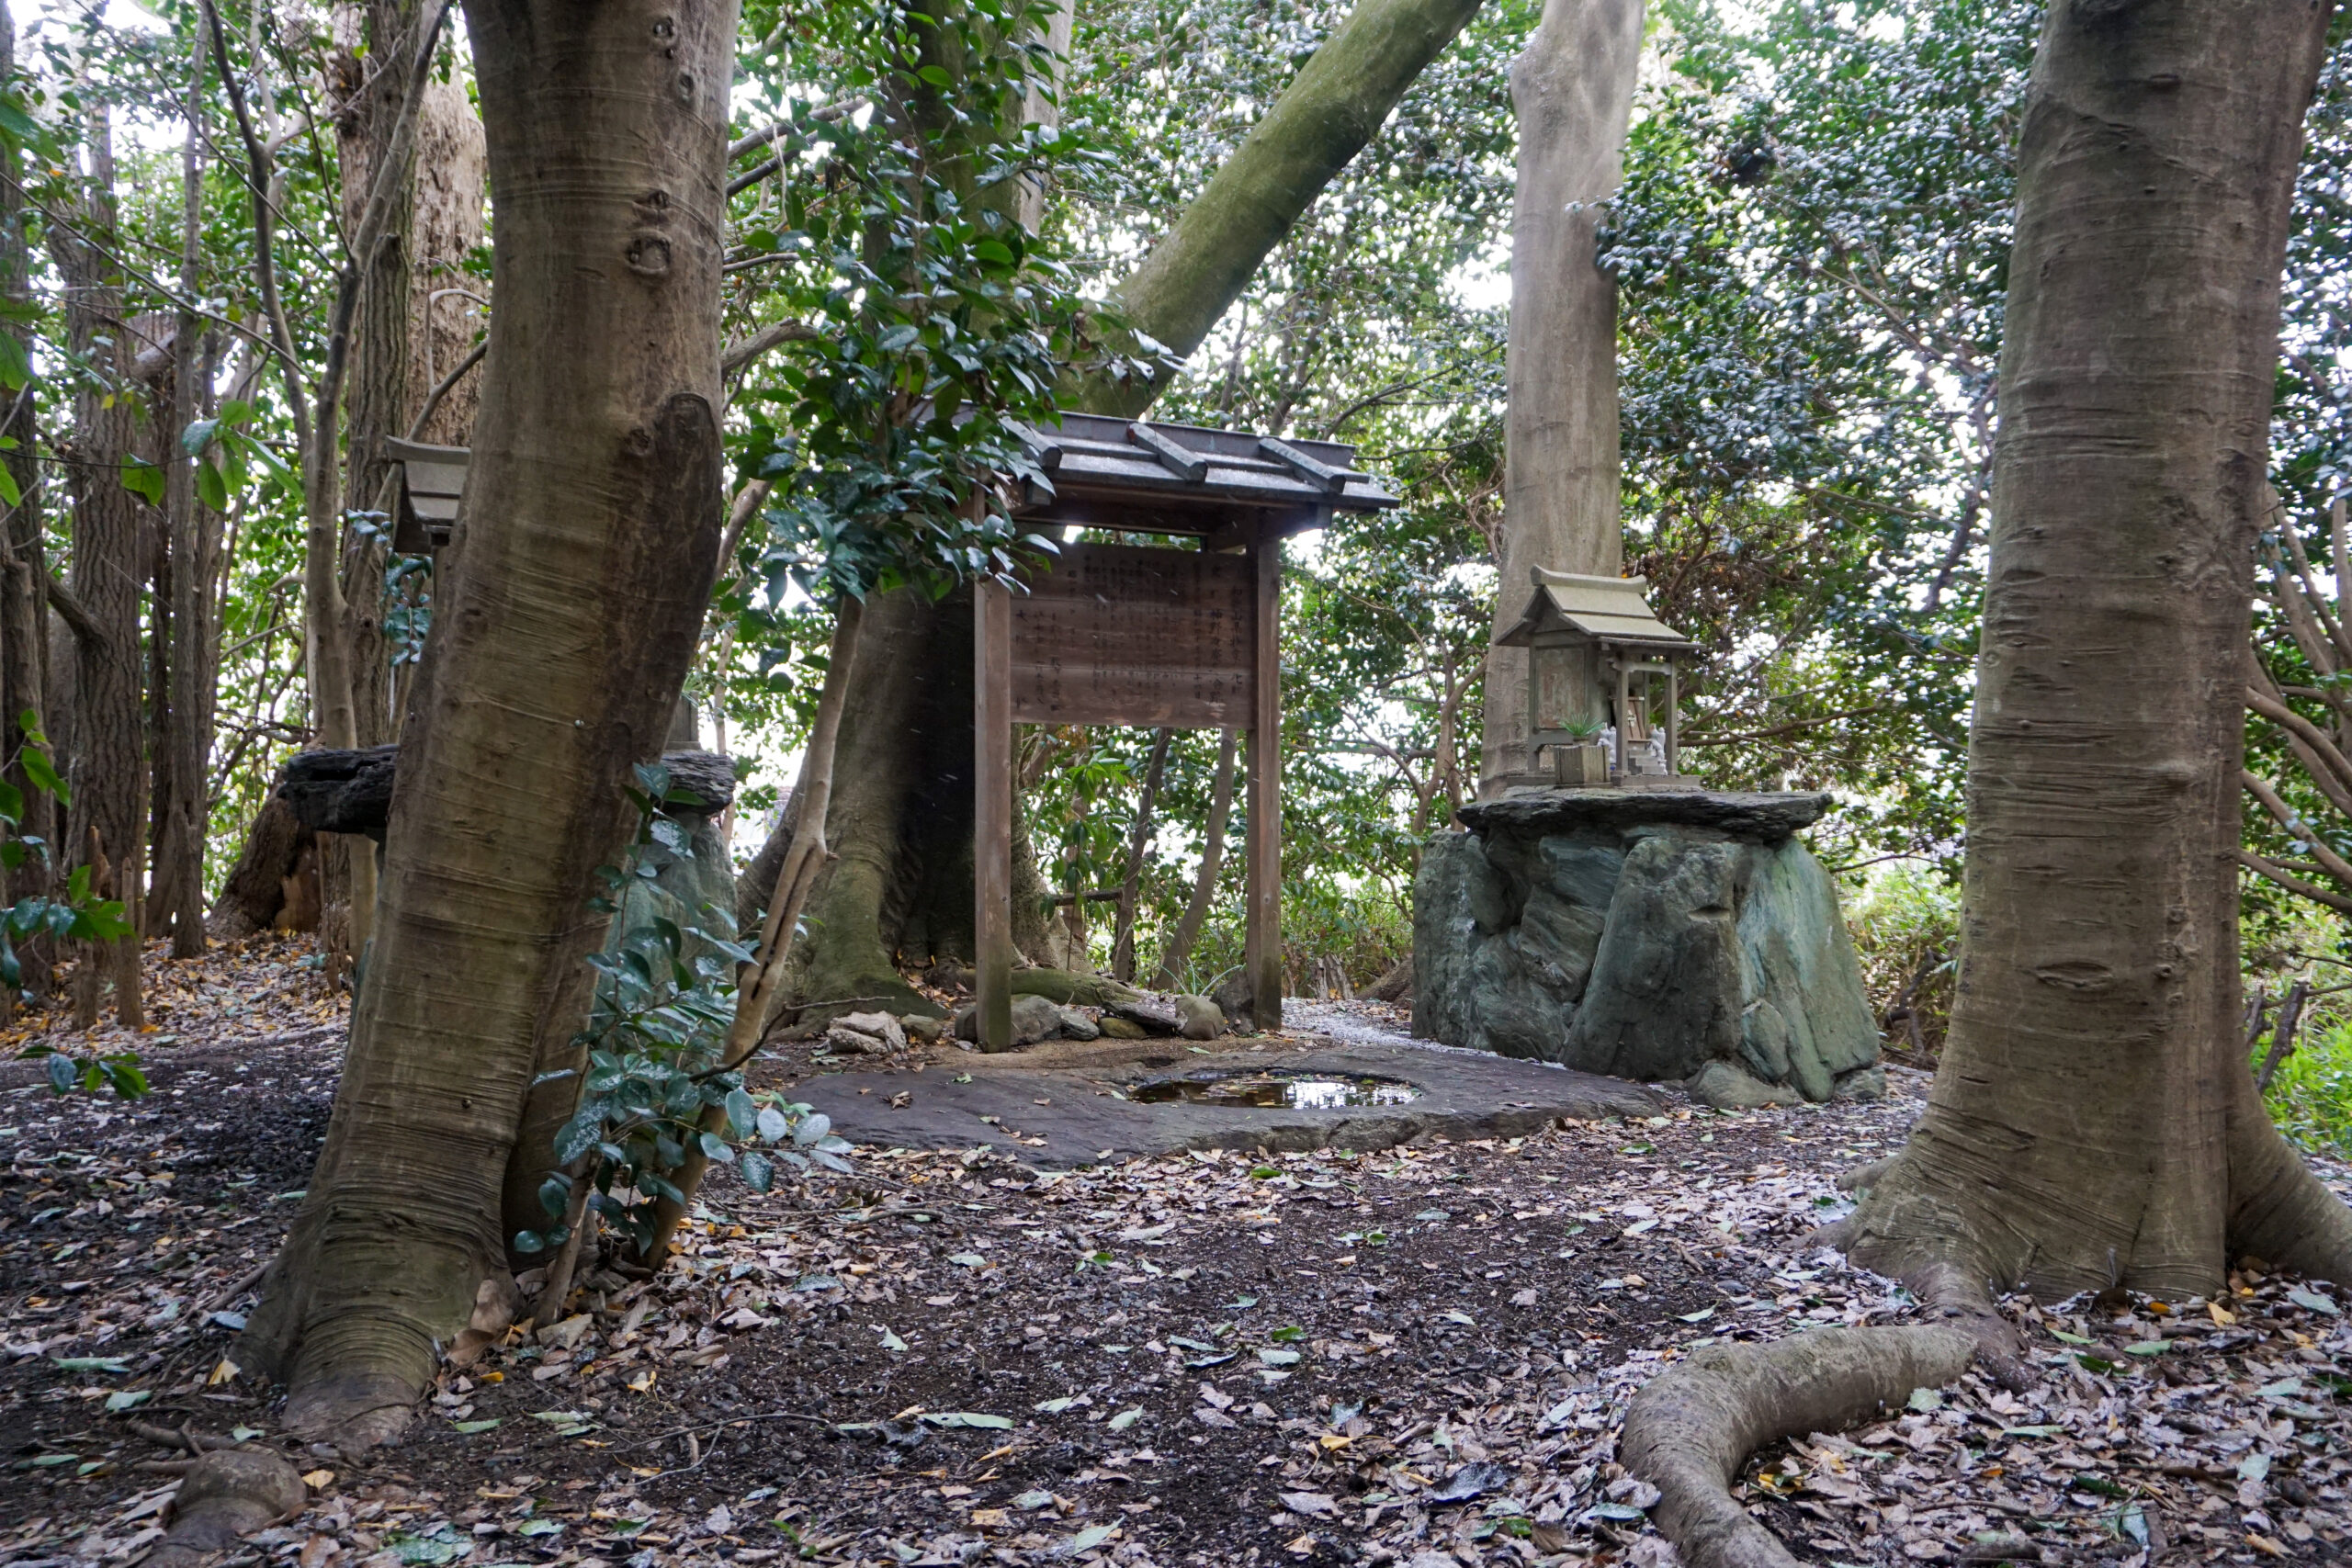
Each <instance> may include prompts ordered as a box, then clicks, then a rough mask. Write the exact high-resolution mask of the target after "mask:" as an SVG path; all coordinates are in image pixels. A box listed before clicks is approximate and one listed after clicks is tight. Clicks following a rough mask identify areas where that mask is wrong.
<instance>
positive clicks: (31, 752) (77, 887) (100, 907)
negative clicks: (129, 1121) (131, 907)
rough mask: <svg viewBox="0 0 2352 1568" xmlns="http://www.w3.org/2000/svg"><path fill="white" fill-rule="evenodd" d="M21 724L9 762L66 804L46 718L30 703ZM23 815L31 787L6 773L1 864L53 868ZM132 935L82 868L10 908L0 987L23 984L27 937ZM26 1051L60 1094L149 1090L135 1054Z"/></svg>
mask: <svg viewBox="0 0 2352 1568" xmlns="http://www.w3.org/2000/svg"><path fill="white" fill-rule="evenodd" d="M17 730H18V731H19V733H21V734H22V735H23V736H24V743H23V744H22V745H20V746H19V747H17V752H16V755H15V756H13V757H11V758H9V759H7V762H8V765H9V766H11V767H13V768H15V769H17V771H19V772H21V773H23V774H24V776H25V779H26V781H27V782H28V783H29V784H31V785H32V787H33V788H35V789H37V790H39V791H40V792H41V793H42V794H43V795H50V796H51V797H53V798H54V799H55V800H56V801H57V803H58V804H59V805H60V806H63V805H66V804H67V803H68V802H69V800H70V798H71V797H70V796H69V795H67V793H66V788H65V781H64V780H63V779H62V778H60V777H59V776H58V773H57V768H56V765H55V764H54V763H52V762H51V761H50V758H49V750H48V747H49V738H48V737H47V736H46V735H44V734H42V733H41V729H40V715H38V714H36V713H34V712H33V711H32V710H31V709H30V708H28V709H26V710H25V711H24V712H23V713H21V714H19V715H17ZM24 820H25V793H24V791H23V790H21V789H19V788H18V787H17V785H15V784H11V783H10V782H9V781H8V780H7V779H6V777H0V869H5V870H6V871H7V872H9V873H11V874H13V873H16V872H18V871H21V870H23V869H24V868H25V867H26V866H28V865H34V864H38V865H40V866H41V867H43V868H48V867H50V866H51V859H50V853H49V845H48V844H47V843H45V842H43V841H42V840H40V839H38V838H36V837H34V836H33V835H31V834H29V833H26V832H24V831H23V830H22V829H23V826H24ZM132 934H134V933H133V928H132V927H131V925H130V922H129V921H127V920H125V919H123V918H122V905H121V904H120V903H119V902H117V901H116V900H114V899H111V898H99V897H96V896H94V895H93V894H92V893H91V891H90V868H89V867H88V866H86V865H81V866H76V867H74V871H73V874H71V875H69V876H68V877H67V878H66V879H65V891H64V894H63V896H62V897H60V896H59V895H58V894H56V893H55V892H54V891H52V892H49V893H37V894H30V895H28V896H27V897H22V898H19V899H17V901H16V902H15V903H14V904H12V905H10V906H9V907H8V909H7V913H6V917H5V918H0V986H6V987H7V988H8V989H10V990H15V989H17V988H18V987H21V986H22V985H23V984H24V979H25V969H24V962H23V960H22V959H20V958H19V957H18V956H17V944H18V943H20V942H25V941H27V940H28V939H30V938H35V937H47V938H49V939H50V940H51V941H53V942H112V941H115V940H117V939H118V938H121V937H126V936H130V935H132ZM22 1055H26V1056H29V1057H34V1058H42V1057H46V1058H47V1059H48V1062H49V1087H50V1088H51V1090H53V1091H54V1092H56V1093H58V1094H65V1093H69V1092H70V1091H72V1090H73V1089H75V1088H77V1087H78V1088H81V1089H102V1088H103V1089H113V1090H114V1091H115V1093H116V1094H118V1095H119V1096H121V1097H122V1098H123V1099H125V1100H129V1099H131V1098H133V1097H134V1096H137V1095H141V1094H144V1093H146V1092H147V1075H146V1074H145V1073H144V1072H143V1071H141V1066H140V1062H139V1056H138V1054H137V1053H136V1052H131V1051H119V1052H112V1053H108V1054H106V1055H97V1054H93V1055H88V1056H77V1055H74V1054H73V1053H71V1052H69V1051H61V1050H59V1049H58V1048H57V1047H56V1046H54V1045H51V1044H46V1043H44V1044H36V1045H28V1046H27V1047H26V1048H25V1050H24V1052H23V1053H22Z"/></svg>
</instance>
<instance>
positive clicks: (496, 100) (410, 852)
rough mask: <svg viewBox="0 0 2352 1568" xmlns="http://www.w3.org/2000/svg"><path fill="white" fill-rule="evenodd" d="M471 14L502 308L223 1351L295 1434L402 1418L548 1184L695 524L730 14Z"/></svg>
mask: <svg viewBox="0 0 2352 1568" xmlns="http://www.w3.org/2000/svg"><path fill="white" fill-rule="evenodd" d="M466 18H467V22H468V28H469V34H470V36H471V39H472V42H473V48H474V59H475V65H476V73H477V79H478V82H479V84H480V93H481V105H482V118H483V124H484V129H485V132H486V134H487V137H488V142H489V151H490V171H491V187H492V191H493V193H494V199H495V202H496V207H495V219H496V251H495V260H494V272H495V275H496V276H495V281H496V290H497V298H498V299H499V300H500V309H499V310H498V313H497V315H496V316H495V318H494V319H493V321H492V341H493V347H492V351H491V353H490V355H489V357H488V359H487V361H486V362H485V367H484V376H485V384H484V387H483V391H482V416H481V422H480V423H479V425H478V427H477V429H476V432H475V438H474V443H473V460H472V465H471V468H470V470H469V475H468V479H467V495H466V506H465V516H466V521H465V522H464V523H463V524H461V525H460V526H459V530H458V535H457V536H456V538H455V540H454V541H453V543H452V545H451V547H450V549H449V551H448V552H447V555H446V556H445V558H444V580H443V584H442V588H441V591H440V602H441V610H440V614H439V615H437V616H436V617H435V622H434V626H433V629H432V632H431V634H430V635H431V647H430V649H429V653H428V657H427V660H426V668H425V671H424V674H423V675H422V676H421V677H420V679H419V682H418V686H417V692H416V696H415V699H414V702H413V705H412V711H411V714H410V716H409V717H408V720H407V722H406V725H405V727H404V732H403V737H402V740H401V754H402V757H403V759H404V765H403V766H402V768H401V772H400V781H399V786H398V788H397V790H396V792H395V794H394V797H393V801H392V808H391V820H390V829H389V833H388V837H387V846H386V863H385V892H384V898H383V902H382V907H381V911H380V919H379V925H378V931H377V941H376V951H375V955H374V958H373V961H372V964H373V967H372V968H371V969H370V972H369V975H368V984H367V986H366V987H365V988H364V991H363V994H362V996H361V998H360V999H359V1003H358V1006H357V1010H356V1014H355V1017H354V1019H353V1026H352V1039H351V1044H350V1047H349V1051H348V1054H347V1056H346V1058H345V1068H344V1074H343V1078H342V1082H341V1085H340V1086H339V1089H338V1091H337V1095H336V1100H335V1108H334V1115H333V1117H332V1119H331V1121H330V1123H329V1127H328V1133H327V1141H326V1146H325V1148H324V1149H323V1150H322V1153H321V1156H320V1159H319V1165H318V1168H317V1171H316V1172H315V1174H314V1175H313V1177H312V1179H311V1185H310V1190H309V1197H308V1198H307V1199H306V1200H305V1201H304V1202H303V1205H302V1208H301V1210H300V1213H299V1214H298V1216H297V1219H296V1223H295V1226H294V1230H293V1233H292V1235H290V1236H289V1238H288V1244H287V1247H286V1250H285V1251H284V1253H283V1254H282V1255H281V1257H280V1258H279V1260H278V1263H277V1267H276V1268H275V1269H274V1270H273V1273H272V1275H271V1278H270V1280H269V1283H268V1285H267V1287H266V1303H265V1306H264V1308H263V1310H262V1312H261V1313H260V1314H257V1315H256V1317H255V1319H254V1324H253V1326H252V1328H251V1329H250V1330H249V1331H248V1334H247V1337H246V1339H245V1342H244V1357H243V1359H246V1360H247V1361H248V1362H249V1363H250V1364H254V1365H257V1366H259V1367H262V1368H264V1369H266V1370H269V1371H275V1372H277V1373H278V1374H279V1375H282V1376H284V1377H285V1378H287V1380H288V1382H289V1384H290V1387H291V1400H290V1404H289V1405H288V1419H289V1422H290V1423H291V1424H294V1425H296V1426H298V1427H301V1428H304V1429H310V1430H324V1431H337V1432H339V1433H341V1434H342V1435H343V1436H344V1437H345V1438H347V1439H352V1440H370V1439H376V1438H382V1437H383V1436H385V1435H387V1434H388V1433H389V1432H390V1431H391V1430H394V1429H397V1427H399V1426H400V1425H401V1424H402V1423H403V1422H404V1421H405V1419H406V1416H407V1412H408V1407H409V1405H410V1404H411V1402H412V1401H413V1397H414V1395H415V1393H416V1391H417V1390H418V1389H419V1388H420V1387H422V1386H423V1385H424V1383H425V1382H428V1381H429V1380H430V1379H431V1377H432V1374H433V1367H434V1359H435V1341H436V1339H437V1340H441V1341H447V1339H449V1338H450V1337H453V1336H454V1335H455V1334H456V1332H457V1331H458V1328H459V1327H460V1326H462V1325H465V1324H466V1323H467V1322H468V1321H469V1317H470V1316H471V1314H472V1313H473V1310H474V1307H475V1304H476V1298H477V1292H478V1290H482V1289H485V1288H488V1287H492V1286H494V1285H495V1284H496V1282H497V1281H498V1280H500V1279H501V1278H502V1277H503V1270H504V1268H505V1257H506V1240H507V1236H508V1235H509V1233H510V1231H511V1229H512V1228H513V1227H512V1224H511V1220H510V1219H509V1217H508V1216H507V1215H506V1214H504V1213H502V1197H503V1193H502V1178H503V1177H506V1176H507V1175H508V1173H509V1165H510V1159H511V1160H512V1161H513V1162H514V1165H515V1168H532V1169H534V1170H537V1171H544V1170H545V1169H546V1168H547V1167H548V1165H549V1164H550V1163H551V1155H552V1151H551V1149H550V1148H549V1147H548V1141H549V1140H548V1131H549V1129H548V1127H546V1126H543V1125H538V1124H537V1122H534V1121H532V1120H528V1119H526V1098H527V1097H528V1095H529V1091H530V1089H531V1086H532V1083H533V1079H534V1076H535V1075H536V1074H537V1073H539V1072H540V1071H541V1070H543V1069H547V1068H551V1067H556V1066H566V1065H572V1063H573V1056H574V1053H573V1050H572V1047H571V1038H572V1036H573V1034H574V1033H575V1032H576V1031H577V1030H578V1029H579V1027H580V1024H581V1021H582V1018H583V1017H584V1014H585V1010H586V1005H587V1000H588V996H589V991H590V983H591V981H592V979H593V977H594V976H593V971H591V970H590V969H589V968H588V967H587V965H586V964H585V963H584V962H583V961H584V959H585V958H586V955H587V954H588V953H589V952H590V951H592V950H593V949H594V946H595V944H596V942H598V941H599V940H600V938H601V936H602V934H603V933H602V928H603V925H604V919H603V918H602V917H601V916H598V915H596V914H595V913H594V912H593V911H592V910H591V909H590V908H589V899H590V897H591V896H592V893H593V891H594V871H595V868H596V867H597V866H598V865H599V864H602V863H607V862H609V861H611V860H612V859H613V858H614V856H615V855H616V854H617V853H618V852H619V849H620V846H621V843H622V841H623V840H624V839H625V837H626V831H627V828H628V819H629V818H628V803H627V799H626V796H625V795H624V794H623V785H624V784H625V783H626V781H627V780H628V774H629V769H630V767H631V765H632V764H634V763H635V762H637V761H642V760H644V759H647V758H650V757H651V756H653V755H655V754H656V753H657V752H658V751H659V750H661V745H662V735H663V733H664V731H665V729H666V728H667V725H668V723H669V719H670V714H671V708H672V705H673V704H674V703H675V701H676V700H677V694H678V688H679V685H680V683H681V682H682V681H683V679H684V673H685V670H686V665H687V661H688V660H689V659H690V657H691V656H692V653H693V650H694V646H695V636H696V633H697V631H698V629H699V627H700V625H701V621H702V615H703V610H704V606H705V604H706V601H707V595H708V593H709V590H710V587H711V582H712V578H713V575H714V571H715V568H716V564H717V562H716V557H717V550H718V532H719V523H720V517H721V496H720V490H719V466H720V448H719V434H718V389H719V377H718V354H719V341H718V319H719V318H718V285H719V268H720V260H721V254H722V241H723V231H724V221H725V213H724V209H723V206H722V201H721V196H720V191H721V181H722V179H723V176H724V171H725V163H724V160H725V153H726V147H727V118H728V103H727V96H728V90H729V72H730V68H731V66H732V62H733V58H734V29H735V7H734V6H732V5H729V4H723V3H722V4H718V5H711V6H686V7H678V6H670V5H666V4H659V3H656V0H607V3H605V4H601V5H597V6H580V5H577V4H575V3H573V0H469V3H468V5H467V6H466ZM535 1184H536V1183H535ZM509 1185H511V1182H510V1183H509ZM531 1213H532V1218H533V1220H534V1221H537V1219H538V1218H540V1216H538V1215H537V1205H536V1202H534V1203H533V1204H532V1206H531ZM493 1293H495V1292H494V1291H493Z"/></svg>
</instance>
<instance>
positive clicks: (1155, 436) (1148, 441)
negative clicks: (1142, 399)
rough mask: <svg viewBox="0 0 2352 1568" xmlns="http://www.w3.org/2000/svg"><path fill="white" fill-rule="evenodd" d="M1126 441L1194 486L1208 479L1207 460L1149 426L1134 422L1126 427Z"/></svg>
mask: <svg viewBox="0 0 2352 1568" xmlns="http://www.w3.org/2000/svg"><path fill="white" fill-rule="evenodd" d="M1127 439H1128V440H1130V441H1132V442H1134V443H1135V444H1136V446H1140V447H1142V448H1143V449H1144V450H1145V451H1147V452H1148V453H1150V454H1151V455H1152V456H1153V457H1157V458H1159V465H1160V467H1162V468H1166V469H1167V470H1168V471H1169V472H1170V473H1171V474H1174V475H1175V476H1176V477H1177V478H1178V479H1182V480H1183V481H1184V482H1185V483H1186V484H1188V485H1196V484H1199V483H1201V482H1202V481H1204V480H1205V479H1207V478H1208V477H1209V460H1208V459H1207V458H1206V457H1203V456H1201V454H1199V453H1198V452H1195V451H1193V449H1192V448H1191V447H1189V446H1178V445H1177V444H1176V443H1175V442H1173V441H1171V440H1170V439H1169V438H1168V437H1167V436H1165V435H1162V434H1159V432H1158V431H1156V430H1154V429H1152V427H1151V426H1149V425H1148V424H1145V423H1141V422H1140V421H1138V422H1136V423H1134V424H1130V425H1129V426H1127Z"/></svg>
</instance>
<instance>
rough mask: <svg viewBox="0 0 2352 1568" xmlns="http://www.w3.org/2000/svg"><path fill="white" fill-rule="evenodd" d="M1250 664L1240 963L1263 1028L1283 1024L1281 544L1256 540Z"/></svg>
mask: <svg viewBox="0 0 2352 1568" xmlns="http://www.w3.org/2000/svg"><path fill="white" fill-rule="evenodd" d="M1251 562H1252V564H1253V565H1254V566H1255V567H1256V568H1257V576H1258V604H1257V612H1258V614H1257V637H1256V649H1255V654H1256V658H1255V661H1254V662H1255V669H1254V671H1253V681H1254V684H1255V690H1254V692H1253V693H1252V696H1251V701H1250V832H1249V838H1248V840H1247V844H1246V849H1247V853H1248V857H1249V866H1248V877H1249V890H1248V894H1247V904H1246V907H1245V908H1246V933H1247V934H1246V938H1245V945H1244V953H1245V957H1244V964H1245V967H1246V969H1247V972H1248V974H1249V976H1250V995H1251V998H1252V1002H1253V1005H1254V1010H1255V1011H1256V1014H1257V1023H1258V1027H1259V1028H1260V1029H1261V1030H1274V1029H1280V1028H1281V1027H1282V1024H1283V909H1282V891H1283V803H1282V748H1283V673H1282V650H1281V640H1280V637H1279V635H1278V634H1279V628H1280V623H1281V615H1282V587H1283V547H1282V541H1281V540H1279V539H1273V538H1261V540H1259V542H1258V544H1257V547H1256V548H1255V549H1253V550H1252V551H1251Z"/></svg>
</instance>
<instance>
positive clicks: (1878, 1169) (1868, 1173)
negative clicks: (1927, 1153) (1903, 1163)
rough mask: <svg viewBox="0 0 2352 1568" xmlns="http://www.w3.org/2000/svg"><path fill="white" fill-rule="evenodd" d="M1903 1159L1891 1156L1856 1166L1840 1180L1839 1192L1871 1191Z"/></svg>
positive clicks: (1839, 1178)
mask: <svg viewBox="0 0 2352 1568" xmlns="http://www.w3.org/2000/svg"><path fill="white" fill-rule="evenodd" d="M1901 1157H1902V1156H1899V1155H1889V1156H1886V1157H1885V1158H1884V1159H1874V1160H1870V1161H1867V1162H1865V1163H1864V1164H1861V1165H1858V1166H1856V1167H1855V1168H1853V1169H1851V1170H1849V1171H1847V1172H1846V1173H1845V1174H1844V1175H1842V1176H1840V1177H1838V1191H1840V1192H1867V1191H1869V1190H1871V1188H1873V1187H1875V1186H1877V1185H1878V1179H1879V1178H1880V1177H1882V1176H1884V1175H1885V1174H1886V1173H1887V1172H1888V1171H1889V1170H1892V1169H1893V1168H1894V1162H1895V1161H1896V1160H1897V1159H1899V1158H1901Z"/></svg>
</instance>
